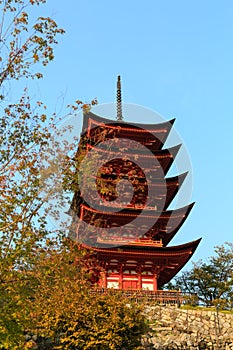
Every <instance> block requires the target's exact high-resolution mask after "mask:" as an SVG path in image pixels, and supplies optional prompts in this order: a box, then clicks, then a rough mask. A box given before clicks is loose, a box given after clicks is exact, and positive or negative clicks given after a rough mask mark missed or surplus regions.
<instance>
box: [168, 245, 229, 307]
mask: <svg viewBox="0 0 233 350" xmlns="http://www.w3.org/2000/svg"><path fill="white" fill-rule="evenodd" d="M173 288H176V289H179V288H180V289H181V290H182V291H183V292H187V293H191V294H193V293H196V294H197V297H198V300H199V301H200V302H201V303H202V304H204V305H207V306H213V305H215V306H219V307H225V306H227V305H228V307H231V304H232V302H233V244H232V243H229V242H226V243H225V244H223V245H221V246H217V247H216V248H215V255H214V256H211V257H210V258H209V260H208V262H203V261H202V260H200V261H198V262H197V263H194V264H193V268H192V269H191V270H190V271H185V272H183V273H181V275H180V276H177V277H176V278H175V283H174V284H173Z"/></svg>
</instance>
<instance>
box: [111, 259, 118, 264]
mask: <svg viewBox="0 0 233 350" xmlns="http://www.w3.org/2000/svg"><path fill="white" fill-rule="evenodd" d="M110 264H118V260H116V259H112V260H110Z"/></svg>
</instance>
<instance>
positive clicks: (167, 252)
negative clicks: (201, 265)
mask: <svg viewBox="0 0 233 350" xmlns="http://www.w3.org/2000/svg"><path fill="white" fill-rule="evenodd" d="M200 241H201V238H199V239H197V240H195V241H192V242H188V243H184V244H180V245H177V246H170V247H156V246H150V245H145V246H144V245H143V244H142V245H141V246H138V245H130V244H126V245H121V246H120V245H118V246H113V245H112V244H105V247H104V246H103V245H101V247H94V246H88V245H85V244H82V246H83V247H84V248H87V249H91V250H92V251H94V252H101V253H106V254H107V255H111V254H112V253H113V254H117V255H119V256H121V255H127V254H130V255H138V256H147V255H150V256H155V257H165V258H166V257H170V256H173V257H176V258H179V256H180V255H181V254H183V253H184V252H186V253H189V254H191V253H193V252H194V251H195V249H196V248H197V246H198V244H199V243H200Z"/></svg>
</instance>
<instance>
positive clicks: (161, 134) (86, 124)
mask: <svg viewBox="0 0 233 350" xmlns="http://www.w3.org/2000/svg"><path fill="white" fill-rule="evenodd" d="M174 121H175V119H171V120H169V121H166V122H163V123H158V124H142V123H133V122H131V123H130V122H125V121H123V120H122V121H117V120H111V119H107V118H103V117H100V116H98V115H96V114H94V113H92V112H88V113H84V116H83V129H82V134H83V135H85V136H87V138H88V139H89V140H95V141H98V139H99V140H100V136H101V137H102V141H103V138H104V139H106V138H108V139H109V138H113V137H118V138H120V137H121V138H129V139H130V138H131V139H133V140H135V141H139V142H140V141H141V142H142V143H145V140H146V141H147V143H148V144H147V147H148V148H151V149H161V148H162V146H163V144H164V143H165V141H166V139H167V137H168V135H169V132H170V130H171V128H172V125H173V123H174ZM103 129H105V130H106V131H108V132H106V133H104V134H103ZM150 143H151V144H150Z"/></svg>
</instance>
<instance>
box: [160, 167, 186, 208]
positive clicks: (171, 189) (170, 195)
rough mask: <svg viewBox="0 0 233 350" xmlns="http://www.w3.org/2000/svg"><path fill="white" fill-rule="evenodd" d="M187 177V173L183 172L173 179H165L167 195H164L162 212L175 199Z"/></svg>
mask: <svg viewBox="0 0 233 350" xmlns="http://www.w3.org/2000/svg"><path fill="white" fill-rule="evenodd" d="M187 175H188V172H185V173H183V174H181V175H179V176H174V177H171V178H167V179H165V180H166V184H167V195H166V202H165V206H164V210H166V209H167V208H168V207H169V205H170V204H171V202H172V201H173V199H174V198H175V196H176V194H177V193H178V191H179V189H180V188H181V186H182V184H183V182H184V180H185V178H186V176H187Z"/></svg>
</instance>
